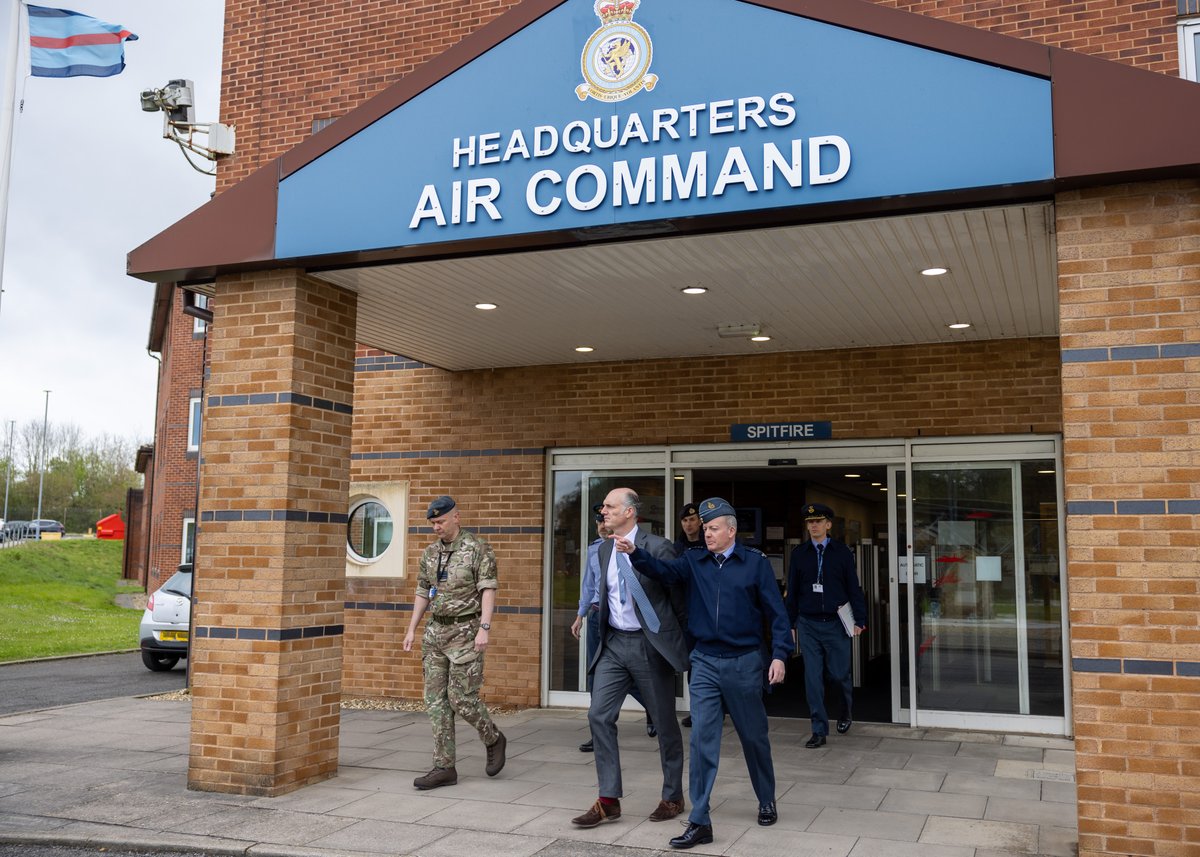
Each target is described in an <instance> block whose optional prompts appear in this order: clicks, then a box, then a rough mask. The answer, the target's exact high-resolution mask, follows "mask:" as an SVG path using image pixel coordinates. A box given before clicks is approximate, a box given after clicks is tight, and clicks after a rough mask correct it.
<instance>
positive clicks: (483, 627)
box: [479, 622, 492, 631]
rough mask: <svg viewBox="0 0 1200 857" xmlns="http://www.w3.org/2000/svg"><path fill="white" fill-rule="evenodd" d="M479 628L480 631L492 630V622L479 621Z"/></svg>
mask: <svg viewBox="0 0 1200 857" xmlns="http://www.w3.org/2000/svg"><path fill="white" fill-rule="evenodd" d="M479 630H480V631H490V630H492V623H491V622H480V623H479Z"/></svg>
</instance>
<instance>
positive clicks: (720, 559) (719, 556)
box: [712, 553, 725, 568]
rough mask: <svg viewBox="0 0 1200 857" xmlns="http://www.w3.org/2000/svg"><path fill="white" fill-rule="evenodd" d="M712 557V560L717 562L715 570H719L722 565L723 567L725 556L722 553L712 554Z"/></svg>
mask: <svg viewBox="0 0 1200 857" xmlns="http://www.w3.org/2000/svg"><path fill="white" fill-rule="evenodd" d="M712 557H713V559H714V560H716V561H717V568H720V567H721V566H722V565H724V564H725V554H723V553H715V554H713V555H712Z"/></svg>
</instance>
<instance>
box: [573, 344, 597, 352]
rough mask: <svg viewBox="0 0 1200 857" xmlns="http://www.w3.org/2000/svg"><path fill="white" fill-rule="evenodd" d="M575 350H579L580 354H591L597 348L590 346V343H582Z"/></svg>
mask: <svg viewBox="0 0 1200 857" xmlns="http://www.w3.org/2000/svg"><path fill="white" fill-rule="evenodd" d="M575 350H576V351H578V352H579V353H580V354H589V353H591V352H592V351H595V350H596V349H595V348H592V346H590V345H581V346H579V347H578V348H576V349H575Z"/></svg>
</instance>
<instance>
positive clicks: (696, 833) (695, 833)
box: [671, 821, 713, 848]
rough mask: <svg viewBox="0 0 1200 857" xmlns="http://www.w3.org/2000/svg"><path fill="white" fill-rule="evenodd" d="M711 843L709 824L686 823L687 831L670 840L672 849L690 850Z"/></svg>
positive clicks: (711, 836) (710, 826) (710, 827)
mask: <svg viewBox="0 0 1200 857" xmlns="http://www.w3.org/2000/svg"><path fill="white" fill-rule="evenodd" d="M712 841H713V835H712V825H711V824H693V823H692V822H690V821H689V822H688V826H687V830H685V831H683V833H681V834H680V835H679V836H676V837H675V838H674V839H672V840H671V847H672V848H691V847H693V846H695V845H707V844H708V843H710V842H712Z"/></svg>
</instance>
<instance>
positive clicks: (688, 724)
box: [682, 714, 692, 729]
mask: <svg viewBox="0 0 1200 857" xmlns="http://www.w3.org/2000/svg"><path fill="white" fill-rule="evenodd" d="M682 725H683V727H684V728H685V729H691V728H692V715H690V714H687V715H684V718H683V723H682Z"/></svg>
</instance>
